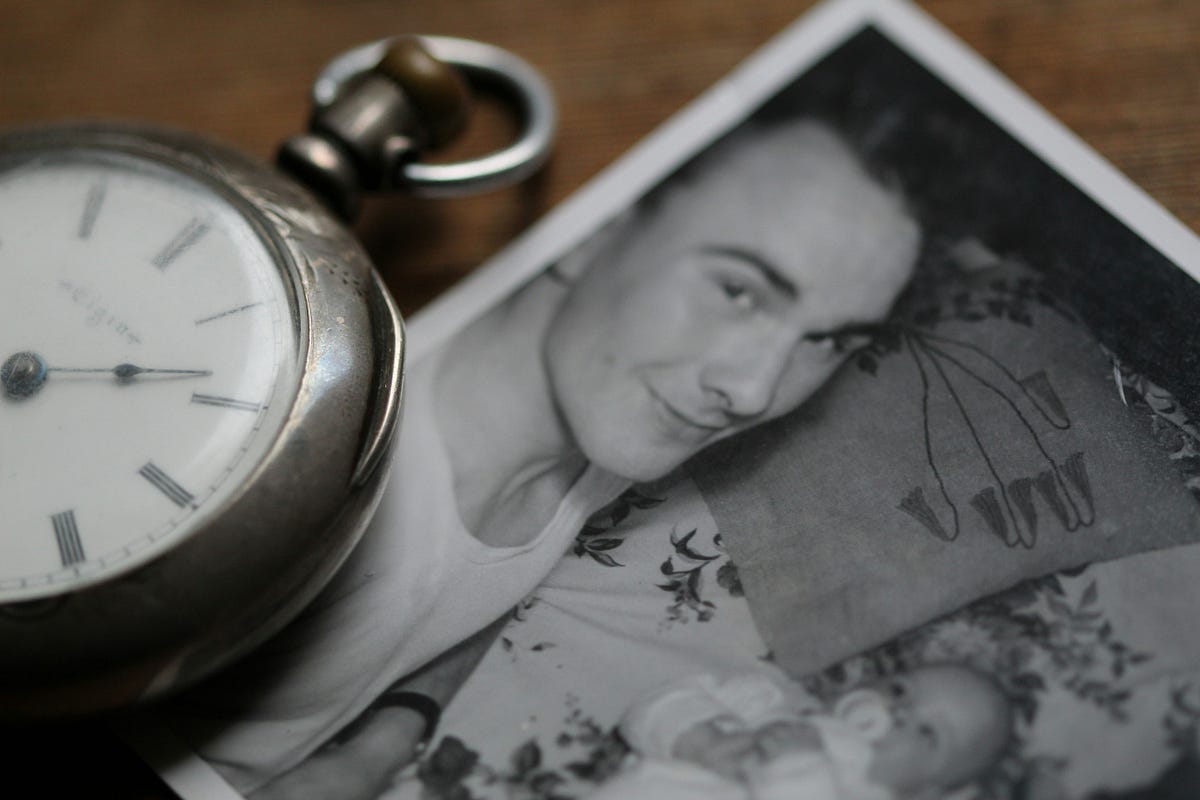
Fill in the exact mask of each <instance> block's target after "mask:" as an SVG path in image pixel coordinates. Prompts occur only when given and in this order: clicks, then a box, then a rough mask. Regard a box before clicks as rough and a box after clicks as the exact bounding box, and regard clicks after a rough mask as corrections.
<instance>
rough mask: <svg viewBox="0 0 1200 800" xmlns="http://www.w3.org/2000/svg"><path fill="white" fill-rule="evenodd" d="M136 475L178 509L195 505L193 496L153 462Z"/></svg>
mask: <svg viewBox="0 0 1200 800" xmlns="http://www.w3.org/2000/svg"><path fill="white" fill-rule="evenodd" d="M138 475H141V476H142V477H143V478H145V479H146V480H148V481H150V485H151V486H153V487H154V488H155V489H158V490H159V491H160V492H162V493H163V494H165V495H166V496H167V499H168V500H170V501H171V502H172V503H174V504H175V505H177V506H179V507H180V508H184V507H186V506H190V505H194V504H195V500H196V498H195V496H194V495H193V494H192V493H191V492H189V491H188V490H187V489H184V488H183V487H182V486H180V485H179V484H178V483H176V482H175V480H174V479H173V478H171V476H170V475H168V474H167V473H165V472H163V471H162V469H161V468H159V467H158V466H157V465H156V464H155V463H154V462H153V461H150V462H148V463H147V464H146V466H144V467H142V468H141V469H139V470H138Z"/></svg>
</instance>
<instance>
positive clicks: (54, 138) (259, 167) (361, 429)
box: [0, 124, 404, 721]
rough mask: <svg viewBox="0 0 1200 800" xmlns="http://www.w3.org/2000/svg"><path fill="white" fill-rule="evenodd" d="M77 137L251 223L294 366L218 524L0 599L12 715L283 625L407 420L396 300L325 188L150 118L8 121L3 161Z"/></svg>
mask: <svg viewBox="0 0 1200 800" xmlns="http://www.w3.org/2000/svg"><path fill="white" fill-rule="evenodd" d="M81 148H85V149H87V150H91V151H95V150H104V151H111V152H114V153H121V154H125V155H132V156H136V157H138V158H142V159H147V160H150V161H153V162H157V163H159V164H162V165H166V166H167V167H170V168H173V169H176V170H179V171H180V172H182V173H184V174H185V175H187V176H189V177H191V178H193V179H196V180H199V181H201V182H203V183H204V184H206V185H207V186H209V187H211V188H212V189H213V190H215V191H216V192H217V193H218V194H219V195H220V196H221V197H223V198H224V199H225V200H227V201H228V202H229V203H230V204H231V205H233V206H235V207H236V208H237V209H238V210H239V211H240V212H241V213H242V215H243V216H244V217H245V218H246V219H247V220H249V221H250V223H251V224H252V226H253V227H254V228H255V230H256V231H257V232H258V233H259V235H260V237H261V238H262V240H263V241H264V242H265V243H266V245H267V246H268V247H269V248H270V249H271V251H272V253H273V254H274V256H275V261H276V264H277V265H278V268H279V270H280V271H281V273H282V275H283V278H284V284H285V286H286V287H287V289H288V291H289V292H290V294H291V305H292V312H293V322H294V324H295V326H296V333H297V340H298V342H299V347H298V358H299V360H300V364H299V365H298V372H299V375H300V377H299V380H298V385H297V386H296V391H295V392H294V394H293V395H292V397H291V398H290V402H291V408H290V412H289V414H288V415H287V418H286V421H285V422H284V424H283V426H282V428H281V429H280V431H279V433H278V434H277V436H276V438H275V440H274V441H273V443H272V444H271V446H270V448H269V449H268V451H267V453H266V455H265V456H264V457H263V458H262V459H261V461H260V462H259V463H258V464H257V465H256V466H255V467H254V469H253V470H252V471H251V473H250V475H249V477H248V479H246V480H245V481H244V482H243V484H242V485H241V486H239V487H238V489H237V491H236V492H235V493H234V494H233V495H232V496H231V497H230V498H229V499H228V500H227V501H226V502H224V503H223V505H222V507H221V508H220V509H219V513H216V514H215V515H212V516H210V517H209V520H210V521H209V522H207V523H203V524H201V526H200V527H197V528H195V529H193V530H191V531H189V532H187V533H185V534H184V535H183V537H182V538H181V539H180V540H179V541H178V542H177V543H176V544H175V545H173V546H172V547H171V548H170V549H169V550H168V551H167V552H165V553H164V554H162V555H160V556H158V557H157V558H155V559H154V560H153V561H151V562H149V563H147V564H144V565H142V566H140V567H136V568H134V569H132V570H131V571H128V572H125V573H122V574H119V575H117V576H116V577H114V578H112V579H109V580H106V581H104V582H102V583H99V584H96V585H92V586H88V587H85V588H81V589H78V590H75V591H70V590H65V591H64V593H63V594H61V595H57V596H55V597H52V598H49V599H45V600H37V601H32V602H29V603H12V604H8V605H0V719H3V720H9V721H12V720H21V719H29V718H35V717H36V718H45V717H47V716H61V715H73V714H80V713H86V712H90V711H96V710H102V709H106V708H115V707H119V706H123V705H127V704H129V703H131V702H134V701H136V700H143V699H147V698H150V697H155V696H159V695H162V694H164V693H167V692H169V691H172V690H174V689H176V688H179V687H182V686H185V685H187V684H190V683H193V682H195V681H196V680H198V679H200V678H201V677H203V676H205V675H207V674H210V673H211V672H212V671H214V670H216V669H218V668H220V667H222V666H223V665H225V664H227V663H229V662H230V661H232V660H234V659H236V658H238V657H239V656H240V655H242V654H244V653H246V652H247V651H248V650H250V649H251V648H252V647H254V646H255V645H256V644H258V643H259V642H261V641H262V640H263V639H265V638H266V637H268V636H269V635H270V634H271V633H273V632H274V631H276V630H278V629H279V628H280V627H282V626H283V625H284V624H285V623H286V622H287V621H288V620H290V619H291V618H292V617H293V616H295V614H296V613H298V612H299V611H300V609H301V608H303V606H304V605H305V604H306V603H307V602H308V601H309V600H310V599H312V597H313V596H314V595H315V594H316V593H317V592H318V591H319V589H320V588H321V587H322V586H323V585H324V584H325V583H326V582H327V581H328V579H329V578H330V577H332V575H333V573H334V572H335V571H336V569H337V568H338V566H339V565H340V564H341V563H342V561H343V560H344V559H345V557H346V556H347V555H348V554H349V552H350V550H351V549H352V548H353V547H354V545H355V543H356V542H357V540H358V538H359V537H360V536H361V534H362V531H363V529H364V528H365V526H366V523H367V521H368V520H369V519H370V516H371V514H372V512H373V511H374V508H375V505H376V503H377V502H378V499H379V496H380V494H381V492H382V489H383V486H384V482H385V478H386V473H387V471H388V457H387V455H388V451H389V449H390V447H391V445H392V442H393V440H394V438H395V433H396V428H397V423H398V419H399V406H400V400H401V387H402V373H403V370H402V365H403V349H404V344H403V342H404V340H403V330H402V324H401V320H400V316H399V313H398V312H397V309H396V307H395V304H394V302H393V301H392V299H391V297H390V296H389V294H388V292H387V290H386V289H385V288H384V286H383V284H382V282H381V280H380V278H379V276H378V274H377V273H376V272H375V271H374V269H373V268H372V266H371V263H370V261H369V260H368V258H367V256H366V254H365V253H364V252H363V250H362V248H361V247H360V246H359V244H358V243H357V241H356V240H355V239H354V238H353V237H352V235H351V234H350V233H349V232H348V231H347V230H346V229H345V228H344V227H343V226H342V224H341V223H340V222H338V221H337V220H336V219H334V218H333V217H332V216H331V215H330V214H329V213H328V212H327V211H326V210H325V209H324V208H323V207H322V206H321V205H320V203H319V202H318V201H317V200H316V198H314V197H313V196H312V195H310V194H309V193H308V192H307V191H306V190H305V189H303V188H302V187H300V186H299V185H297V184H296V183H295V182H294V181H292V180H291V179H290V178H288V177H286V176H284V175H283V174H282V173H280V172H278V171H276V170H275V169H274V168H272V167H269V166H267V165H266V164H263V163H261V162H259V161H257V160H255V159H252V158H249V157H247V156H245V155H242V154H240V153H238V152H237V151H235V150H233V149H230V148H228V147H226V146H223V145H220V144H217V143H214V142H212V141H209V140H207V139H203V138H201V137H197V136H195V135H192V134H187V133H181V132H176V131H171V130H164V129H159V128H152V127H146V126H131V125H123V124H80V125H69V126H55V127H42V128H34V129H25V130H18V131H14V132H10V133H5V134H3V135H0V167H2V166H3V164H4V163H6V162H11V161H12V160H13V159H17V158H20V159H23V160H24V159H27V158H28V157H29V156H30V155H32V154H36V153H38V152H44V153H47V154H50V153H65V152H69V151H72V150H78V149H81ZM0 291H3V284H2V281H0ZM2 446H3V444H2V443H0V447H2ZM2 520H3V518H2V517H0V535H3V533H4V531H3V530H2V527H3V521H2Z"/></svg>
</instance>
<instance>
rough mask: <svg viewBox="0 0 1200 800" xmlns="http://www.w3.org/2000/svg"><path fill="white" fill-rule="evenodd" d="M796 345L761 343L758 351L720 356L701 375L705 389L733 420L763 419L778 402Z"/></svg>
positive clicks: (733, 351)
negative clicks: (768, 410) (782, 383)
mask: <svg viewBox="0 0 1200 800" xmlns="http://www.w3.org/2000/svg"><path fill="white" fill-rule="evenodd" d="M792 344H793V343H791V342H786V343H785V342H775V343H769V344H767V343H760V344H759V346H758V347H754V348H750V349H746V350H741V351H738V350H731V351H729V352H726V353H723V354H718V355H717V356H716V357H714V358H713V359H711V360H710V361H709V362H708V363H707V364H706V365H705V367H704V369H703V370H702V372H701V375H700V382H701V385H702V388H703V389H704V391H705V393H706V394H707V395H708V396H710V397H712V398H713V399H714V402H716V403H717V404H719V406H720V407H721V410H723V411H725V412H726V413H728V414H730V415H731V416H735V417H756V416H759V415H761V414H763V413H765V412H766V411H767V409H769V408H770V407H771V404H772V403H773V402H774V400H775V395H776V392H777V391H778V389H779V384H780V382H781V381H782V379H783V375H784V373H785V372H786V370H787V367H788V364H789V362H790V361H791V355H792V350H793V346H792Z"/></svg>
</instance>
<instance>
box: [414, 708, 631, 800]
mask: <svg viewBox="0 0 1200 800" xmlns="http://www.w3.org/2000/svg"><path fill="white" fill-rule="evenodd" d="M568 705H569V707H570V711H569V712H568V714H567V717H566V719H565V720H564V729H563V731H562V732H561V733H560V734H559V735H558V737H557V740H556V741H555V746H556V747H557V748H559V749H562V750H568V749H569V750H574V751H577V755H576V756H575V757H574V758H573V759H572V760H570V761H567V762H565V764H564V766H563V768H562V770H561V771H559V770H554V769H549V768H546V767H545V766H544V765H545V762H546V758H545V755H544V751H543V749H542V746H541V745H540V744H539V743H538V740H537V739H536V738H533V739H527V740H526V741H524V742H522V743H521V744H519V745H517V746H516V747H515V748H514V749H513V751H512V753H511V755H510V756H509V758H508V762H509V763H508V765H507V766H506V767H504V768H501V769H498V768H495V767H491V766H488V765H486V764H484V763H482V762H481V761H480V758H479V753H478V752H477V751H475V750H472V749H471V748H470V747H468V746H467V745H466V744H464V743H463V741H462V740H461V739H459V738H457V737H454V736H447V737H445V738H444V739H442V741H441V742H440V743H439V744H438V747H437V749H435V750H434V751H433V752H432V753H431V754H430V755H429V756H427V757H426V758H425V760H424V761H422V762H421V765H420V767H419V768H418V773H417V775H418V778H419V780H420V782H421V797H422V800H479V795H477V794H475V793H474V792H473V791H472V789H471V787H470V782H471V781H472V780H477V781H478V783H479V784H480V785H481V786H482V787H483V789H484V791H485V795H484V796H486V797H504V798H507V799H508V800H576V798H577V796H576V795H575V794H568V793H567V790H566V789H565V787H566V786H567V785H568V784H569V783H570V782H572V780H573V779H574V780H579V781H586V782H587V783H589V784H600V783H603V782H604V781H605V780H607V779H608V778H610V777H611V776H612V775H614V774H615V773H616V772H617V771H618V770H619V769H620V766H621V762H622V761H623V760H624V758H625V756H626V755H627V754H628V753H629V747H628V746H627V745H626V744H625V743H624V742H623V741H622V740H621V737H620V736H618V735H617V732H616V729H605V728H604V727H603V726H601V725H600V724H598V723H597V722H596V721H595V720H594V719H592V718H591V717H589V716H587V715H586V714H584V713H583V712H582V711H581V710H580V709H579V708H578V706H576V705H574V703H573V701H571V700H568Z"/></svg>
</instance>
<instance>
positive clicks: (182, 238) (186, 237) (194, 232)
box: [152, 218, 208, 269]
mask: <svg viewBox="0 0 1200 800" xmlns="http://www.w3.org/2000/svg"><path fill="white" fill-rule="evenodd" d="M206 233H208V224H207V223H205V222H201V221H200V220H199V219H196V218H192V219H191V220H189V221H188V224H187V225H185V226H183V229H182V230H180V231H179V233H177V234H175V238H174V239H172V240H171V241H169V242H167V245H166V247H164V248H163V249H162V250H159V251H158V255H156V256H155V257H154V258H153V259H152V263H153V264H154V266H156V267H158V268H159V269H166V268H167V267H169V266H171V262H172V261H174V260H175V259H177V258H179V257H180V256H181V255H183V254H184V253H185V252H187V250H188V248H189V247H191V246H192V245H194V244H195V243H196V242H198V241H200V237H201V236H203V235H204V234H206Z"/></svg>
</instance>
